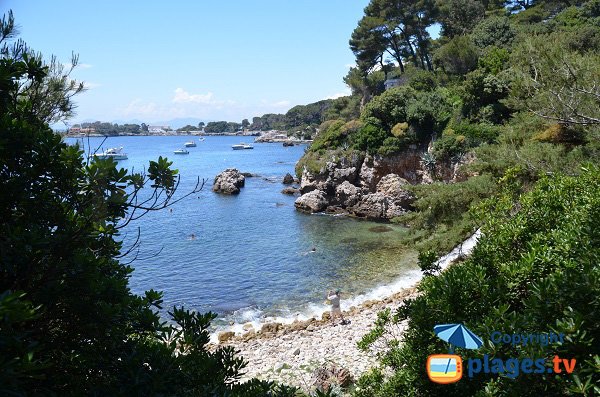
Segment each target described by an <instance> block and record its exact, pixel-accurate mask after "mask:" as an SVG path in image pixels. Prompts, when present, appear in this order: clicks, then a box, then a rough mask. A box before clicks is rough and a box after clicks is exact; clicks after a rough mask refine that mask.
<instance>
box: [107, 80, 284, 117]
mask: <svg viewBox="0 0 600 397" xmlns="http://www.w3.org/2000/svg"><path fill="white" fill-rule="evenodd" d="M290 107H291V102H290V101H289V100H284V99H282V100H259V101H257V102H254V103H241V102H236V101H233V100H228V99H218V98H216V95H215V94H213V93H212V92H207V93H204V94H197V93H196V94H194V93H191V92H189V91H186V90H185V89H183V88H181V87H179V88H177V89H175V90H174V91H173V96H168V95H163V96H162V98H160V97H159V98H155V99H153V100H147V99H142V98H137V99H134V100H132V101H130V102H129V103H127V104H125V105H123V106H121V107H120V108H118V109H115V110H114V111H113V113H114V114H117V115H118V117H120V118H125V119H134V118H135V119H140V120H144V121H145V122H147V123H148V122H153V121H158V120H169V119H173V118H185V117H194V118H200V119H210V120H227V121H240V120H242V119H244V118H251V117H254V116H262V115H263V114H265V113H285V111H287V110H288V109H289V108H290Z"/></svg>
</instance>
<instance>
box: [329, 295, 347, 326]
mask: <svg viewBox="0 0 600 397" xmlns="http://www.w3.org/2000/svg"><path fill="white" fill-rule="evenodd" d="M340 296H341V291H340V290H339V289H338V290H336V291H335V292H333V291H329V292H328V293H327V300H328V301H329V303H330V304H331V323H332V324H333V325H335V319H336V318H337V317H340V318H341V319H342V322H341V323H340V324H342V325H345V324H347V322H346V319H344V315H343V314H342V309H341V308H340Z"/></svg>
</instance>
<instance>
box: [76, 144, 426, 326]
mask: <svg viewBox="0 0 600 397" xmlns="http://www.w3.org/2000/svg"><path fill="white" fill-rule="evenodd" d="M252 139H253V138H251V137H244V138H242V137H206V140H205V141H204V142H200V141H199V140H198V137H186V136H176V137H116V138H109V139H108V140H107V141H105V142H104V144H103V145H102V146H103V148H108V147H119V146H123V147H124V151H125V152H126V153H127V154H128V156H129V159H128V160H124V161H120V162H119V166H121V167H124V168H128V169H134V170H140V169H142V168H143V167H144V166H145V167H147V164H148V161H149V160H155V159H157V158H158V156H163V157H164V156H167V157H168V158H169V159H170V160H172V161H173V167H174V168H177V169H178V170H179V174H180V175H181V184H180V186H179V190H178V194H180V195H181V194H183V193H185V192H189V191H190V190H191V189H192V188H193V187H194V185H195V183H196V178H197V177H200V178H206V179H208V182H207V184H206V185H205V187H204V189H203V190H202V191H200V192H199V193H198V194H195V195H193V196H191V197H188V198H186V199H184V200H183V201H181V202H179V203H177V204H176V205H174V206H173V207H172V211H169V210H163V211H159V212H153V213H150V214H148V215H146V216H145V217H143V218H141V219H140V220H138V221H135V222H133V223H132V224H130V225H129V226H128V227H127V229H126V230H124V232H123V238H124V241H125V248H127V246H128V244H131V242H132V240H133V238H134V237H135V235H136V234H137V228H138V227H139V228H140V231H141V246H140V250H139V255H138V259H137V260H136V261H135V262H133V263H132V266H133V267H134V268H135V272H134V273H133V276H132V278H131V283H130V284H131V288H132V290H133V291H134V292H136V293H142V292H143V291H145V290H147V289H150V288H154V289H156V290H162V291H164V300H165V306H166V307H167V308H168V307H172V306H173V305H185V306H186V307H188V308H190V309H195V310H198V311H201V312H204V311H209V310H210V311H213V312H216V313H218V314H219V318H218V319H217V321H216V323H217V324H225V323H229V322H231V321H234V322H236V323H243V322H246V321H257V320H259V319H261V318H263V319H264V318H265V317H285V318H288V319H289V318H292V317H294V316H298V315H300V317H305V316H310V315H312V314H314V313H315V312H319V311H322V310H324V306H323V300H324V298H323V297H324V295H325V294H326V291H327V290H328V289H331V288H341V289H342V291H344V292H345V294H346V295H345V298H346V299H345V302H343V305H345V306H346V307H347V306H349V305H350V304H355V303H358V302H359V301H360V300H365V299H369V298H370V297H375V295H376V294H377V293H383V292H390V291H389V290H390V289H393V288H398V286H399V285H405V284H410V283H411V282H413V281H414V279H415V278H417V277H418V271H417V270H416V260H415V257H416V255H415V252H413V251H412V250H408V249H406V248H405V247H402V246H401V245H400V244H399V243H398V242H397V240H398V238H399V237H401V236H403V235H404V234H405V233H408V231H407V230H406V229H404V228H402V227H399V226H395V225H385V227H384V228H383V229H384V231H383V232H382V225H381V224H377V223H373V222H365V221H359V220H355V219H349V218H346V217H340V216H326V215H307V214H302V213H299V212H297V211H295V210H294V200H295V198H294V197H292V196H287V195H284V194H281V190H282V189H283V187H284V185H282V183H281V180H282V178H283V176H284V175H285V174H286V173H288V172H289V173H290V174H292V175H293V174H294V165H295V164H296V162H297V161H298V159H299V158H300V157H301V156H302V154H303V153H304V148H305V147H304V146H294V147H283V146H282V145H281V144H275V143H270V144H268V143H264V144H254V149H253V150H235V151H234V150H232V149H231V145H232V144H236V143H240V142H252ZM189 140H194V141H196V143H197V145H198V146H197V147H195V148H188V150H189V151H190V154H189V155H175V154H173V150H175V149H178V148H180V147H182V146H183V143H184V142H186V141H189ZM75 141H76V140H75V139H67V142H69V143H74V142H75ZM101 141H102V139H101V138H90V139H89V140H88V139H85V140H84V144H85V145H86V148H87V147H88V145H89V146H90V147H92V149H94V148H96V147H97V146H98V145H99V144H100V142H101ZM231 167H235V168H237V169H239V170H240V171H242V172H251V173H253V174H258V175H259V176H257V177H253V178H246V186H245V187H244V188H242V191H241V193H240V194H239V195H238V196H224V195H219V194H216V193H213V192H212V191H211V187H212V181H213V178H214V177H215V175H217V174H218V173H219V172H221V171H222V170H224V169H226V168H231ZM192 234H194V235H195V236H196V238H195V239H192V238H190V236H191V235H192ZM313 247H314V248H315V249H316V251H315V252H311V249H312V248H313ZM378 287H379V288H378ZM344 303H345V304H344Z"/></svg>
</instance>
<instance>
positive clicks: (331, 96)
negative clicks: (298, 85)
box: [323, 90, 351, 99]
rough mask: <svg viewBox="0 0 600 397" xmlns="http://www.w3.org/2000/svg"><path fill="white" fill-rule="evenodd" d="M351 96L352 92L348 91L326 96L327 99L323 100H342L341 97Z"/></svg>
mask: <svg viewBox="0 0 600 397" xmlns="http://www.w3.org/2000/svg"><path fill="white" fill-rule="evenodd" d="M350 94H351V92H350V91H349V90H346V91H343V92H337V93H335V94H332V95H329V96H326V97H325V98H323V99H338V98H341V97H343V96H348V95H350Z"/></svg>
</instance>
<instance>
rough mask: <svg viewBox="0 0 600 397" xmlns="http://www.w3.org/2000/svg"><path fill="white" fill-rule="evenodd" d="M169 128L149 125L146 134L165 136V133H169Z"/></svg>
mask: <svg viewBox="0 0 600 397" xmlns="http://www.w3.org/2000/svg"><path fill="white" fill-rule="evenodd" d="M170 130H171V127H169V126H168V125H149V126H148V132H149V133H152V134H165V133H166V132H167V131H170Z"/></svg>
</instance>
